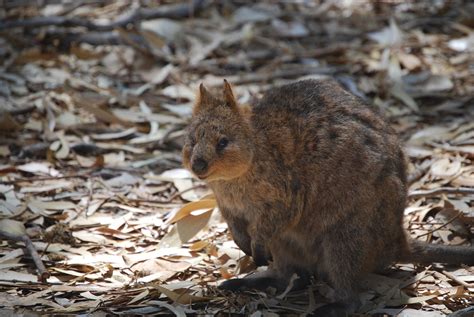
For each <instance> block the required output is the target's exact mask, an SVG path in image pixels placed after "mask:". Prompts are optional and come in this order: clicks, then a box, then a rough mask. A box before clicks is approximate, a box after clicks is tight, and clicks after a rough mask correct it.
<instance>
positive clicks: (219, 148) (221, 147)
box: [216, 138, 229, 152]
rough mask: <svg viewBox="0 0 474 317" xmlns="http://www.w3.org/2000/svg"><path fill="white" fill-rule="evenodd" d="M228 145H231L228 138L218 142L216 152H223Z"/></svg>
mask: <svg viewBox="0 0 474 317" xmlns="http://www.w3.org/2000/svg"><path fill="white" fill-rule="evenodd" d="M228 144H229V140H228V139H227V138H222V139H220V140H219V142H217V145H216V150H217V151H218V152H221V151H223V150H224V149H225V148H226V147H227V145H228Z"/></svg>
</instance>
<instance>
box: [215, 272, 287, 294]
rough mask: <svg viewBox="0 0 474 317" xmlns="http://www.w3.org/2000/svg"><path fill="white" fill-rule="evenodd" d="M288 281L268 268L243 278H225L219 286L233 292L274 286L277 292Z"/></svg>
mask: <svg viewBox="0 0 474 317" xmlns="http://www.w3.org/2000/svg"><path fill="white" fill-rule="evenodd" d="M288 281H289V280H287V279H286V278H285V277H282V276H281V275H280V274H278V272H277V271H276V270H274V269H272V268H268V269H267V270H266V271H263V272H256V273H253V274H251V275H249V276H246V277H244V278H234V279H230V280H227V281H225V282H223V283H222V284H221V285H219V288H220V289H225V290H229V291H234V292H235V291H245V290H260V291H266V290H267V289H269V288H274V289H276V291H277V292H282V291H284V290H285V288H286V286H287V285H288Z"/></svg>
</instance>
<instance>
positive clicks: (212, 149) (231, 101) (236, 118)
mask: <svg viewBox="0 0 474 317" xmlns="http://www.w3.org/2000/svg"><path fill="white" fill-rule="evenodd" d="M246 113H247V112H246V111H244V110H243V109H241V108H239V106H238V104H237V102H236V100H235V97H234V94H233V93H232V88H231V87H230V85H229V83H228V82H227V81H226V80H224V89H223V95H222V96H216V95H213V94H211V93H210V92H209V91H208V90H207V89H206V88H205V87H204V85H203V84H201V85H200V86H199V92H198V94H197V98H196V102H195V105H194V110H193V116H192V119H191V123H190V124H189V126H188V129H187V133H186V137H185V144H184V147H183V163H184V166H185V167H186V168H187V169H189V170H190V171H192V172H193V173H194V174H195V175H196V176H197V177H198V178H200V179H202V180H205V181H207V182H213V181H228V180H231V179H235V178H238V177H240V176H242V175H244V174H245V173H246V172H247V171H248V169H249V167H250V165H251V162H252V159H253V152H254V147H253V139H252V136H251V132H250V131H251V130H250V124H249V118H248V115H246Z"/></svg>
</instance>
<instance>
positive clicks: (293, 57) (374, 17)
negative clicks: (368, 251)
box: [0, 0, 474, 317]
mask: <svg viewBox="0 0 474 317" xmlns="http://www.w3.org/2000/svg"><path fill="white" fill-rule="evenodd" d="M0 2H2V1H0ZM43 2H44V4H43V5H42V6H35V5H34V4H35V3H40V2H34V1H31V2H29V3H30V5H26V4H25V2H24V1H3V5H2V6H1V7H0V238H1V239H0V307H3V308H4V310H3V311H1V312H0V315H5V316H7V315H9V314H13V311H15V312H16V313H17V314H22V313H25V314H26V315H34V314H63V315H67V314H71V315H73V314H87V313H93V314H94V315H96V316H101V315H104V316H105V315H106V314H110V313H113V314H118V315H133V314H154V315H161V314H162V315H169V314H174V315H176V316H185V315H186V314H210V315H212V314H215V315H219V314H222V315H228V313H235V314H241V315H252V316H278V315H285V316H292V315H294V316H300V315H304V314H306V313H309V312H311V311H312V310H313V309H314V308H315V307H318V306H319V305H321V303H323V302H324V301H325V299H326V297H327V295H328V294H329V293H330V289H329V287H328V286H327V285H325V284H323V283H319V282H315V283H314V284H313V285H312V286H311V287H310V288H308V289H306V290H304V291H300V292H290V293H285V294H280V295H272V294H267V293H262V292H246V293H242V294H231V293H225V292H222V291H219V290H218V289H217V288H216V285H218V284H219V283H220V282H222V281H223V280H225V279H228V278H232V277H234V276H242V275H245V274H248V273H249V272H252V271H253V270H255V266H254V265H253V263H252V260H251V259H250V258H249V257H247V256H244V254H243V253H242V252H241V251H240V250H239V249H238V248H237V246H236V245H235V244H234V243H233V241H232V239H231V237H230V235H229V233H228V231H227V226H226V224H225V223H224V222H223V220H222V218H221V216H220V214H219V212H218V210H217V209H216V208H215V207H216V203H215V200H214V199H213V197H212V195H210V192H209V190H208V189H207V188H206V187H205V186H204V184H203V183H201V182H199V181H197V180H196V179H193V178H192V176H191V175H190V173H189V172H187V171H185V170H184V169H182V167H181V157H180V150H181V146H182V142H183V140H182V137H183V133H184V128H185V127H186V122H187V120H188V119H189V117H190V114H191V109H192V102H193V99H194V94H195V91H196V88H197V87H198V85H199V84H200V83H201V82H204V83H205V84H206V85H207V86H209V87H220V86H221V85H222V81H223V79H224V78H226V79H227V80H228V81H229V82H230V83H232V84H233V87H234V89H235V93H236V95H237V97H238V99H239V101H240V102H241V103H242V104H246V103H252V101H253V100H255V99H256V98H258V97H259V96H261V94H262V92H263V91H265V90H266V89H267V88H269V87H271V86H275V85H281V84H284V83H287V82H290V81H294V80H297V79H302V78H317V77H322V76H329V77H334V78H336V79H337V80H338V81H339V82H340V83H341V84H342V85H343V86H344V87H345V88H346V89H348V90H349V91H351V92H353V93H354V94H356V95H358V96H360V97H361V98H364V99H366V100H367V101H368V102H370V103H371V104H373V105H374V107H377V108H379V109H381V110H382V111H383V112H384V113H385V115H386V116H387V118H388V119H389V121H390V123H391V124H392V125H393V127H394V128H395V129H396V130H397V131H398V132H399V133H400V137H401V139H402V140H403V142H404V145H405V149H406V153H407V155H408V157H409V160H410V164H409V169H410V170H409V174H410V189H409V201H408V206H407V208H406V210H405V225H406V228H407V230H408V231H409V232H410V234H411V236H412V237H413V238H415V239H419V240H423V241H429V242H432V243H442V244H447V245H472V243H473V241H474V240H473V227H474V165H473V159H474V5H473V3H470V2H469V1H460V0H454V1H448V0H445V1H443V0H440V1H436V2H434V1H413V2H404V1H362V0H360V1H336V0H329V1H321V3H319V1H315V2H311V1H307V2H305V1H299V2H297V3H290V2H287V1H268V2H265V3H260V4H258V5H255V4H252V2H250V1H248V2H246V1H222V2H219V4H216V3H217V2H216V3H214V2H211V1H204V0H193V1H191V0H190V1H182V3H177V4H176V3H166V2H165V3H164V4H161V5H155V6H153V5H151V2H150V4H149V5H143V4H141V5H140V4H139V2H138V1H103V0H99V1H78V2H74V1H71V2H64V3H62V2H59V3H58V2H57V1H42V3H43ZM143 2H145V3H147V1H143ZM26 3H28V2H26ZM48 3H50V4H48ZM25 245H26V248H25ZM363 286H364V289H366V291H364V292H363V293H361V295H360V299H361V303H362V307H361V308H360V310H359V313H360V314H361V315H373V314H376V313H378V314H381V315H383V314H386V315H390V316H391V315H399V316H415V317H416V316H445V315H449V314H452V313H453V312H465V313H464V316H468V315H470V314H474V312H473V311H472V310H471V312H470V313H469V312H467V311H466V309H467V310H468V309H469V307H470V306H472V305H474V299H473V298H474V267H468V266H462V265H460V266H455V267H449V266H443V265H439V264H433V265H431V266H427V267H425V266H416V265H413V264H396V265H394V266H393V267H392V268H391V270H390V271H389V272H387V273H386V274H384V275H371V276H370V277H369V278H368V279H367V280H366V281H364V285H363ZM461 315H462V314H460V313H457V314H456V313H455V314H452V316H461ZM471 316H472V315H471Z"/></svg>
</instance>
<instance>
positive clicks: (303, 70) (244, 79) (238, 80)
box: [227, 66, 346, 85]
mask: <svg viewBox="0 0 474 317" xmlns="http://www.w3.org/2000/svg"><path fill="white" fill-rule="evenodd" d="M345 69H346V68H345V67H343V66H334V67H321V66H304V67H295V68H293V69H284V70H277V71H274V72H272V73H255V74H247V75H240V76H239V75H237V76H228V77H227V80H228V81H229V82H232V83H233V84H234V85H243V84H250V83H255V82H262V81H270V80H275V79H283V78H295V77H299V76H305V75H316V74H318V75H332V74H335V73H338V72H341V71H344V70H345Z"/></svg>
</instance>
